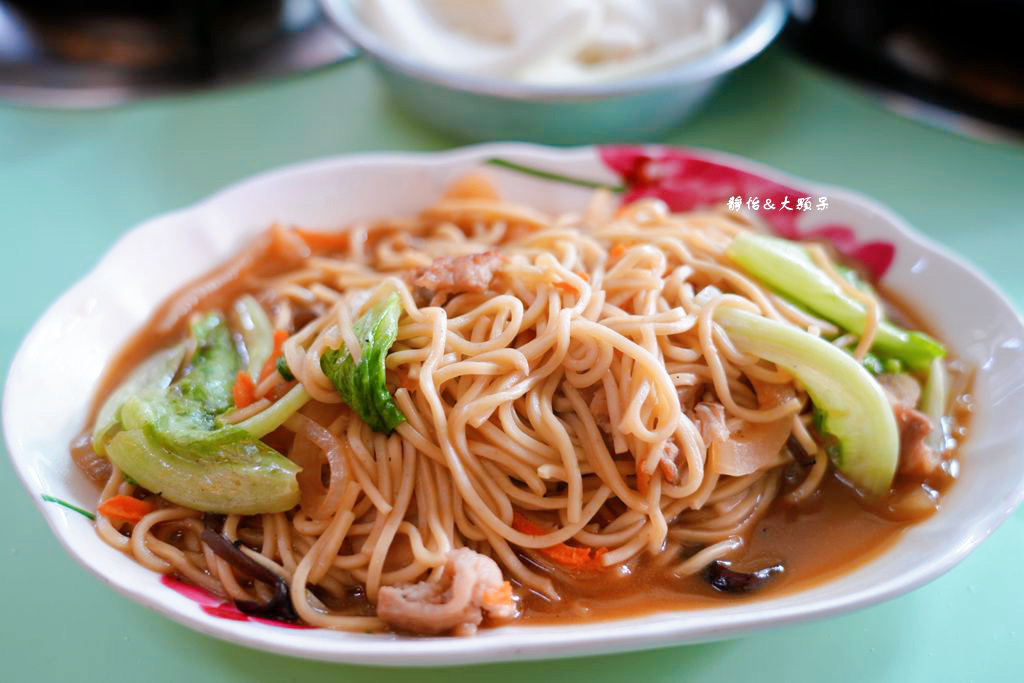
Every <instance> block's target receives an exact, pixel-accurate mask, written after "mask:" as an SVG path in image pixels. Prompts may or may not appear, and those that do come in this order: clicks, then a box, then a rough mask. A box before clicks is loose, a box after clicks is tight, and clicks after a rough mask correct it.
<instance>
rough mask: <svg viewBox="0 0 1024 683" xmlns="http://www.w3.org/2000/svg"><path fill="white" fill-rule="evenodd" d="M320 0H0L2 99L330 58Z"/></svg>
mask: <svg viewBox="0 0 1024 683" xmlns="http://www.w3.org/2000/svg"><path fill="white" fill-rule="evenodd" d="M350 55H351V48H350V46H349V44H348V43H347V42H346V41H345V40H344V39H342V38H341V37H339V36H338V35H337V33H335V32H334V31H333V30H332V29H331V28H330V27H329V26H328V25H327V24H326V23H325V22H324V21H323V17H322V16H321V15H320V10H319V5H318V4H317V2H316V0H177V1H175V0H144V1H141V2H140V1H132V0H0V98H3V99H12V100H17V101H22V102H26V103H29V104H37V105H43V106H58V107H98V106H107V105H110V104H115V103H117V102H122V101H125V100H128V99H133V98H135V97H143V96H148V95H154V94H159V93H163V92H173V91H183V90H193V89H200V88H208V87H212V86H218V85H223V84H228V83H236V82H242V81H249V80H254V79H257V78H261V77H269V76H278V75H282V74H286V73H291V72H294V71H302V70H306V69H311V68H315V67H319V66H323V65H325V64H332V63H334V62H337V61H339V60H340V59H343V58H345V57H347V56H350Z"/></svg>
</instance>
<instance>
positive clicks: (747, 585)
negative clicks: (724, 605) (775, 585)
mask: <svg viewBox="0 0 1024 683" xmlns="http://www.w3.org/2000/svg"><path fill="white" fill-rule="evenodd" d="M784 571H786V568H785V567H784V566H783V565H782V563H779V564H773V565H771V566H768V567H764V568H763V569H758V570H757V571H753V572H740V571H736V570H735V569H730V568H729V565H728V564H727V563H725V562H722V561H721V560H715V561H714V562H712V563H711V564H709V565H708V566H707V568H705V569H704V573H703V576H704V579H705V580H706V581H707V582H708V583H710V584H711V587H712V588H714V589H715V590H716V591H719V592H722V593H750V592H751V591H755V590H757V589H758V588H760V587H761V586H763V585H764V584H765V582H766V581H769V580H770V579H771V578H772V577H773V576H775V575H777V574H781V573H783V572H784Z"/></svg>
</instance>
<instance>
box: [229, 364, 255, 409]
mask: <svg viewBox="0 0 1024 683" xmlns="http://www.w3.org/2000/svg"><path fill="white" fill-rule="evenodd" d="M232 394H233V395H234V397H235V407H236V408H238V409H239V410H241V409H242V408H244V407H246V406H248V405H252V403H253V402H254V401H255V400H256V385H255V384H253V381H252V377H250V376H249V373H248V372H246V371H245V370H242V371H241V372H239V373H238V377H236V378H235V388H234V390H233V391H232Z"/></svg>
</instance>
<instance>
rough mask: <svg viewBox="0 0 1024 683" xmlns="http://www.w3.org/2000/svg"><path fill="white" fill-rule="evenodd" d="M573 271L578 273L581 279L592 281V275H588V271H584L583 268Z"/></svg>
mask: <svg viewBox="0 0 1024 683" xmlns="http://www.w3.org/2000/svg"><path fill="white" fill-rule="evenodd" d="M572 272H574V273H576V274H577V275H579V276H580V279H581V280H583V281H584V282H590V276H589V275H587V274H586V272H584V271H582V270H574V271H572Z"/></svg>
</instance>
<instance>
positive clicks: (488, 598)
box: [484, 581, 512, 607]
mask: <svg viewBox="0 0 1024 683" xmlns="http://www.w3.org/2000/svg"><path fill="white" fill-rule="evenodd" d="M511 604H512V584H511V583H509V582H508V581H503V582H502V583H501V585H500V586H498V587H497V588H492V589H491V590H489V591H487V592H485V593H484V605H485V606H487V607H501V606H502V605H511Z"/></svg>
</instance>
